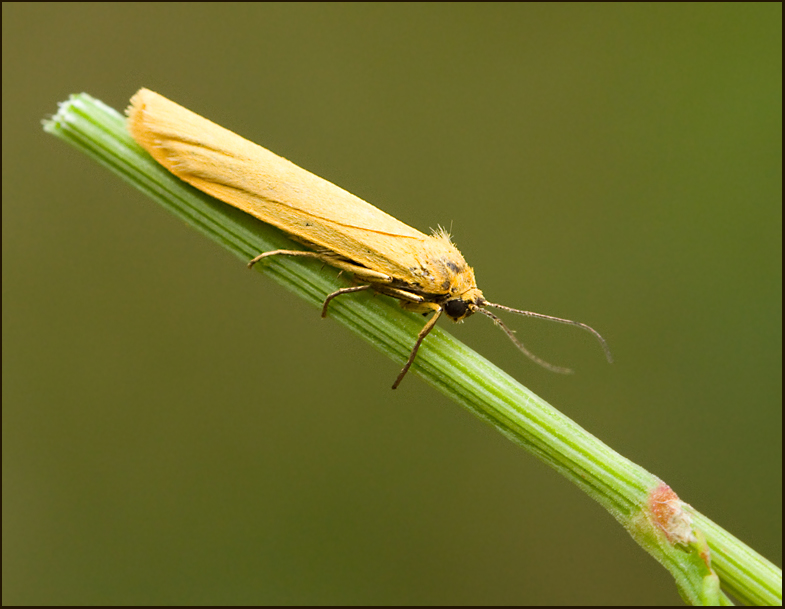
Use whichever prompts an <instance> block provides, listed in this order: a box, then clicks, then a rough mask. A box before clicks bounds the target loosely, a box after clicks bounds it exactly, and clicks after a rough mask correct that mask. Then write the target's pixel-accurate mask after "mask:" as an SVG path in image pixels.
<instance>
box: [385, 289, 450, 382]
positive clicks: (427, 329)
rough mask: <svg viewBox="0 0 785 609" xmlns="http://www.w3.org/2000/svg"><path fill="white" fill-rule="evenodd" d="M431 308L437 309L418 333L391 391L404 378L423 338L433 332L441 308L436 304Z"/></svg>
mask: <svg viewBox="0 0 785 609" xmlns="http://www.w3.org/2000/svg"><path fill="white" fill-rule="evenodd" d="M433 306H434V307H438V308H436V312H435V313H434V314H433V317H431V318H430V319H429V320H428V323H427V324H425V325H424V326H423V328H422V330H420V333H419V334H418V335H417V341H416V342H415V343H414V348H413V349H412V352H411V353H410V354H409V359H408V360H406V364H404V366H403V369H402V370H401V372H400V374H398V378H397V379H395V382H394V383H393V386H392V388H393V389H396V388H397V387H398V385H400V384H401V381H402V380H403V377H404V376H406V373H407V372H408V371H409V368H410V366H411V365H412V362H414V358H415V357H416V356H417V351H418V350H419V348H420V345H421V344H422V341H423V340H425V337H426V336H428V333H429V332H430V331H431V330H433V327H434V326H435V325H436V322H437V321H438V319H439V317H441V314H442V308H441V307H440V306H439V305H436V304H434V305H433Z"/></svg>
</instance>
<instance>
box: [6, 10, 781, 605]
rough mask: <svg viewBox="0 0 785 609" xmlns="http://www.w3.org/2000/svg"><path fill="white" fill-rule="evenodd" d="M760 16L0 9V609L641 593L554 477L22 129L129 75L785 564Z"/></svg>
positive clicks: (641, 598)
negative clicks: (394, 229)
mask: <svg viewBox="0 0 785 609" xmlns="http://www.w3.org/2000/svg"><path fill="white" fill-rule="evenodd" d="M781 17H782V15H781V4H779V3H763V4H747V3H745V4H714V3H699V4H659V3H657V4H591V3H588V4H586V3H581V4H522V5H521V4H515V5H512V4H504V5H491V4H481V5H479V4H478V5H463V4H462V5H450V4H435V5H409V4H403V5H398V4H394V5H389V4H388V5H376V4H374V5H362V4H361V5H356V4H348V5H324V4H317V5H279V4H262V5H258V4H227V3H221V4H217V5H216V4H195V3H192V4H65V3H57V4H48V5H47V4H12V3H4V4H3V602H4V603H5V604H36V603H77V604H78V603H88V604H104V603H107V604H113V603H126V604H134V603H141V604H149V603H168V604H174V603H177V604H181V603H199V604H204V603H209V604H212V603H216V604H228V603H237V604H241V603H261V604H277V603H333V604H343V603H346V604H364V603H377V604H378V603H398V604H409V603H417V604H436V603H439V604H451V603H476V604H500V603H509V604H556V603H611V604H628V603H629V604H639V603H646V604H672V603H676V604H678V603H680V602H681V601H680V599H679V597H678V595H677V593H676V590H675V587H674V585H673V583H672V581H671V579H670V576H669V575H668V574H667V573H666V572H665V571H664V570H663V569H662V568H661V567H660V566H659V565H658V564H656V563H655V562H654V561H653V560H652V559H651V558H650V557H649V556H648V555H646V554H644V552H643V551H641V550H640V549H639V548H638V547H637V546H636V545H635V544H634V542H633V541H632V540H631V539H630V538H629V537H628V535H627V533H626V532H625V531H624V530H623V529H622V528H621V527H619V526H618V524H617V523H616V522H615V521H614V520H613V519H612V518H611V517H610V516H609V515H608V514H606V513H605V512H604V511H603V510H602V509H601V508H600V507H599V506H598V505H596V504H595V503H593V502H592V501H591V500H590V499H588V498H587V497H586V496H585V495H583V494H582V493H581V492H580V491H579V490H578V489H577V488H575V487H573V486H572V485H570V484H569V483H567V482H566V481H565V480H564V479H562V478H561V477H560V476H559V475H558V474H556V473H555V472H553V471H551V470H550V469H548V468H547V467H545V466H543V465H542V464H541V463H540V462H538V461H537V460H536V459H535V458H533V457H532V456H530V455H529V454H527V453H525V452H523V451H522V450H520V449H518V448H517V447H515V446H513V445H512V444H511V443H510V442H509V441H507V440H506V439H505V438H503V437H502V436H500V435H499V434H498V433H497V432H495V431H494V430H493V429H492V428H490V427H488V426H486V425H485V424H483V423H481V422H480V421H479V420H477V419H475V418H474V417H472V416H471V415H470V414H468V413H467V412H466V411H464V410H463V409H461V408H460V407H458V406H456V405H455V404H453V403H451V402H449V401H447V400H446V399H444V398H443V397H442V396H441V395H439V394H437V393H436V392H434V391H433V390H432V389H431V388H430V387H429V386H427V385H426V384H424V383H423V382H422V381H421V380H420V379H419V378H417V377H416V376H410V377H409V378H407V379H406V380H405V382H404V383H403V385H402V386H401V388H400V389H399V390H398V391H395V392H393V391H390V389H389V386H390V383H391V382H392V380H393V379H394V378H395V375H396V374H397V372H398V366H397V365H396V364H395V363H393V362H391V361H389V360H388V359H386V358H385V357H383V356H382V355H381V354H379V353H378V352H376V351H374V350H373V348H372V347H370V346H369V345H367V344H365V343H364V342H362V341H361V340H359V339H358V338H357V337H355V336H353V335H350V334H349V333H348V332H346V331H345V330H344V329H343V328H342V327H341V326H339V325H338V324H337V323H335V322H334V321H330V320H327V321H322V320H321V319H319V315H318V312H317V311H316V309H312V308H310V307H308V306H306V305H304V304H303V303H301V302H299V301H298V300H296V299H295V298H294V297H293V296H292V295H291V294H289V293H287V292H285V291H283V290H282V289H281V288H279V287H278V286H277V285H276V284H274V283H273V282H272V281H270V280H268V279H265V278H264V277H262V276H259V275H257V274H255V273H249V272H248V271H247V270H246V269H245V267H244V265H243V264H242V263H241V262H240V261H238V260H237V259H236V258H234V257H233V256H232V255H230V254H229V253H227V252H226V251H224V250H222V249H221V248H220V247H218V246H216V245H215V244H214V243H212V242H209V241H207V240H206V239H204V238H203V237H201V236H200V235H199V234H197V233H195V232H193V231H191V230H190V229H188V228H187V227H186V226H184V225H183V224H182V223H181V222H180V221H178V220H176V219H174V218H173V217H171V216H168V215H167V213H166V212H164V211H163V210H162V209H160V208H158V207H157V206H156V205H155V204H153V203H152V202H151V201H150V200H148V199H146V198H145V197H144V196H143V195H141V194H140V193H139V192H136V191H134V190H132V189H131V188H129V187H128V186H126V185H125V184H124V183H122V182H121V181H120V180H119V179H118V178H116V177H114V176H113V175H110V174H109V173H108V172H107V171H105V170H104V169H102V168H101V167H99V166H97V165H96V164H95V163H93V162H91V161H90V160H89V159H87V158H86V157H83V156H81V155H79V154H78V153H76V152H75V151H74V150H72V149H70V148H69V147H67V146H66V145H65V144H63V143H62V142H60V141H58V140H56V139H55V138H53V137H51V136H49V135H46V134H45V133H44V132H43V131H42V129H41V126H40V120H41V118H43V117H44V116H46V115H50V114H52V113H54V111H55V110H56V104H57V102H58V101H61V100H63V99H65V98H67V96H68V95H69V94H70V93H74V92H80V91H85V92H88V93H90V94H91V95H93V96H95V97H98V98H100V99H102V100H104V101H105V102H106V103H108V104H109V105H112V106H114V107H115V108H118V109H122V108H124V107H125V106H126V104H127V102H128V99H129V98H130V96H131V95H132V94H133V93H134V92H135V91H136V90H137V89H138V88H139V87H141V86H145V87H149V88H151V89H153V90H156V91H158V92H160V93H162V94H164V95H166V96H168V97H170V98H171V99H173V100H175V101H177V102H179V103H181V104H183V105H185V106H186V107H189V108H191V109H192V110H195V111H197V112H199V113H200V114H202V115H204V116H206V117H208V118H210V119H212V120H214V121H216V122H218V123H219V124H222V125H224V126H226V127H229V128H231V129H233V130H235V131H237V132H238V133H240V134H242V135H244V136H246V137H248V138H249V139H251V140H254V141H256V142H258V143H260V144H262V145H264V146H266V147H268V148H270V149H271V150H273V151H274V152H277V153H278V154H281V155H283V156H285V157H287V158H289V159H291V160H293V161H294V162H296V163H297V164H299V165H301V166H302V167H305V168H307V169H308V170H310V171H312V172H314V173H316V174H317V175H320V176H323V177H325V178H328V179H330V180H331V181H333V182H335V183H337V184H339V185H340V186H342V187H344V188H346V189H347V190H349V191H351V192H353V193H355V194H357V195H359V196H361V197H363V198H364V199H366V200H368V201H369V202H371V203H373V204H375V205H377V206H379V207H381V208H382V209H384V210H385V211H387V212H389V213H391V214H393V215H394V216H396V217H398V218H400V219H402V220H403V221H405V222H407V223H408V224H411V225H413V226H415V227H417V228H419V229H421V230H427V229H428V228H429V227H435V226H436V225H437V224H441V225H445V226H451V227H452V232H453V235H454V239H455V241H456V243H457V244H458V246H459V247H460V248H461V250H462V252H463V253H464V255H465V256H466V258H467V259H468V260H469V262H470V264H472V265H473V266H474V268H475V271H476V274H477V277H478V281H479V285H480V287H481V288H482V289H483V290H484V291H485V294H486V296H487V297H488V298H489V299H491V300H494V301H496V302H501V303H505V304H507V305H510V306H515V307H521V308H526V309H531V310H535V311H540V312H543V313H548V314H552V315H559V316H565V317H570V318H573V319H578V320H581V321H584V322H587V323H590V324H592V325H593V326H595V327H596V328H598V329H599V330H600V331H601V332H603V334H604V335H605V336H606V338H607V339H608V341H609V342H610V344H611V348H612V349H613V352H614V354H615V357H616V360H617V361H616V363H615V364H614V365H613V366H608V365H607V364H606V363H605V362H604V359H603V357H602V354H601V352H600V350H599V349H598V348H597V346H596V343H594V342H593V341H592V339H591V337H588V336H584V335H583V334H582V333H581V332H575V331H573V330H572V329H570V328H565V327H562V326H554V325H549V324H544V323H542V322H537V321H532V320H526V319H519V318H512V317H507V319H508V320H509V322H510V324H511V325H513V327H515V328H516V329H517V330H518V331H519V336H522V337H523V338H524V339H525V340H526V342H527V345H528V346H529V347H530V348H531V349H532V350H534V351H535V352H536V353H537V354H539V355H540V356H542V357H544V358H546V359H548V360H550V361H553V362H555V363H558V364H562V365H568V366H572V367H574V368H576V369H577V371H578V373H577V374H576V375H574V376H572V377H562V376H558V375H554V374H551V373H549V372H547V371H545V370H542V369H540V368H538V367H537V366H535V365H534V364H532V363H531V362H529V361H528V360H527V359H526V358H524V357H523V356H521V355H520V354H519V353H518V352H517V351H516V350H515V349H514V348H513V347H512V346H511V345H510V344H509V343H508V341H507V339H506V338H505V337H504V335H503V334H502V333H501V332H499V331H498V330H496V329H495V328H494V327H493V325H492V324H490V323H489V322H488V320H487V319H484V318H479V319H471V320H470V321H469V322H467V323H466V324H463V325H461V326H456V327H453V326H451V325H449V326H448V325H447V324H443V325H444V326H445V327H449V328H450V331H451V332H453V333H454V334H456V335H457V336H458V337H460V338H461V339H463V340H464V341H465V342H466V343H468V344H469V345H470V346H472V347H474V348H475V349H477V350H478V351H479V352H480V353H482V354H483V355H485V356H486V357H488V358H489V359H490V360H492V361H493V362H495V363H497V364H498V365H500V366H501V367H502V368H504V369H505V370H507V371H508V372H509V373H510V374H512V375H513V376H515V377H516V378H518V379H519V380H520V381H521V382H522V383H523V384H525V385H527V386H529V387H530V388H532V389H534V390H535V391H537V392H538V393H539V394H540V395H542V396H543V397H544V398H545V399H547V400H548V401H550V402H551V403H552V404H554V405H555V406H556V407H557V408H559V409H561V410H563V411H564V412H566V413H567V414H568V415H569V416H571V417H573V418H574V419H575V420H576V421H577V422H578V423H580V424H581V425H582V426H584V427H586V428H587V429H588V430H590V431H591V432H592V433H594V434H595V435H597V436H598V437H599V438H601V439H602V440H603V441H605V442H607V443H608V444H609V445H610V446H611V447H613V448H614V449H616V450H618V451H619V452H621V453H622V454H623V455H625V456H627V457H628V458H630V459H632V460H633V461H635V462H637V463H639V464H641V465H642V466H644V467H646V468H647V469H649V470H650V471H652V472H654V473H655V474H657V475H659V476H660V477H661V478H662V479H664V480H665V481H666V482H668V483H669V484H670V485H671V486H672V487H673V488H674V489H675V490H676V492H678V493H679V495H680V496H681V497H682V499H684V500H685V501H687V502H689V503H691V504H692V505H694V506H695V507H696V508H697V509H699V510H701V511H702V512H704V513H705V514H706V515H708V516H709V517H711V518H712V519H714V520H715V521H716V522H718V523H719V524H720V525H722V526H724V527H726V528H727V529H728V530H729V531H730V532H732V533H733V534H735V535H737V536H738V537H740V538H741V539H742V540H744V541H746V542H747V543H749V544H750V545H751V546H752V547H753V548H755V549H756V550H758V551H759V552H761V553H762V554H763V555H764V556H766V557H767V558H769V559H770V560H772V561H775V562H776V563H777V564H781V551H782V550H781V471H782V469H781V468H782V466H781V463H782V457H781V446H782V445H781V438H782V434H781V406H780V405H781V393H782V387H781V378H782V377H781V366H782V355H781V328H782V325H781V253H782V252H781V250H782V241H781V236H782V233H781V194H782V193H781V162H782V155H781V85H782V82H781V44H782V32H781Z"/></svg>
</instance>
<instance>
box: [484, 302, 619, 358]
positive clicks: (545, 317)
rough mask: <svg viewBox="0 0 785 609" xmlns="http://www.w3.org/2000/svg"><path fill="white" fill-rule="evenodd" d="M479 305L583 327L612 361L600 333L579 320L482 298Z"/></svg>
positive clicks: (508, 333)
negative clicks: (524, 309)
mask: <svg viewBox="0 0 785 609" xmlns="http://www.w3.org/2000/svg"><path fill="white" fill-rule="evenodd" d="M480 306H487V307H494V308H496V309H501V310H502V311H509V312H510V313H517V314H518V315H525V316H526V317H537V318H538V319H547V320H549V321H555V322H557V323H560V324H567V325H568V326H577V327H579V328H583V329H584V330H586V331H587V332H591V333H592V334H594V337H595V338H596V339H597V340H598V341H599V342H600V346H601V347H602V350H603V351H604V352H605V359H607V360H608V362H609V363H611V364H612V363H613V356H612V355H611V350H610V348H609V347H608V343H606V342H605V339H604V338H603V337H602V334H600V333H599V332H597V330H595V329H594V328H592V327H591V326H589V325H586V324H584V323H581V322H579V321H573V320H572V319H562V318H561V317H553V316H552V315H543V314H542V313H535V312H533V311H521V310H520V309H513V308H512V307H505V306H504V305H500V304H496V303H493V302H488V301H487V300H484V299H483V302H482V303H481V305H480ZM479 311H480V312H481V313H483V312H484V313H486V314H487V313H488V312H487V311H484V310H483V309H479ZM489 317H493V318H494V319H496V316H495V315H489ZM497 323H499V325H500V326H501V327H502V329H503V330H504V331H505V332H506V333H507V336H509V337H510V338H511V339H512V340H513V342H516V344H517V341H516V340H515V339H514V338H513V337H512V336H511V335H510V332H509V331H508V330H507V329H506V328H505V327H504V324H502V323H501V322H497ZM518 348H520V345H519V346H518ZM524 353H526V351H524ZM545 367H546V368H548V366H545Z"/></svg>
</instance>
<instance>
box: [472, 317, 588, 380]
mask: <svg viewBox="0 0 785 609" xmlns="http://www.w3.org/2000/svg"><path fill="white" fill-rule="evenodd" d="M477 311H478V312H480V313H482V314H483V315H485V316H487V317H490V318H491V319H492V320H493V323H495V324H496V325H497V326H499V327H500V328H501V329H502V330H504V333H505V334H506V335H507V336H508V337H509V339H510V340H511V341H512V342H513V343H515V346H516V347H518V349H520V350H521V352H522V353H523V354H524V355H525V356H526V357H528V358H529V359H530V360H532V361H533V362H534V363H535V364H539V365H540V366H542V367H543V368H545V369H546V370H550V371H551V372H558V373H559V374H572V373H573V371H572V370H571V369H570V368H562V367H561V366H554V365H553V364H551V363H548V362H546V361H545V360H544V359H542V358H540V357H537V356H536V355H534V353H532V352H531V351H529V350H528V349H527V348H526V347H524V346H523V343H522V342H521V341H519V340H518V339H517V338H516V336H515V332H513V331H512V330H510V329H509V328H508V327H507V326H505V325H504V322H503V321H502V320H501V319H499V318H498V317H497V316H496V315H494V314H493V313H491V312H490V311H488V310H486V309H477Z"/></svg>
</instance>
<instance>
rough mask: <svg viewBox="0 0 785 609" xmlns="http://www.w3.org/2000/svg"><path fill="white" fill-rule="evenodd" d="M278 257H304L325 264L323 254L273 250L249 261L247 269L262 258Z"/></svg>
mask: <svg viewBox="0 0 785 609" xmlns="http://www.w3.org/2000/svg"><path fill="white" fill-rule="evenodd" d="M278 255H281V256H305V257H307V258H317V259H319V260H324V261H325V262H327V261H326V260H325V256H324V255H323V254H320V253H318V252H309V251H306V250H273V251H271V252H262V253H261V254H259V255H258V256H257V257H256V258H254V259H253V260H251V261H250V262H249V263H248V268H249V269H250V268H252V267H253V265H254V264H256V263H257V262H259V261H260V260H261V259H262V258H267V256H278Z"/></svg>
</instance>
